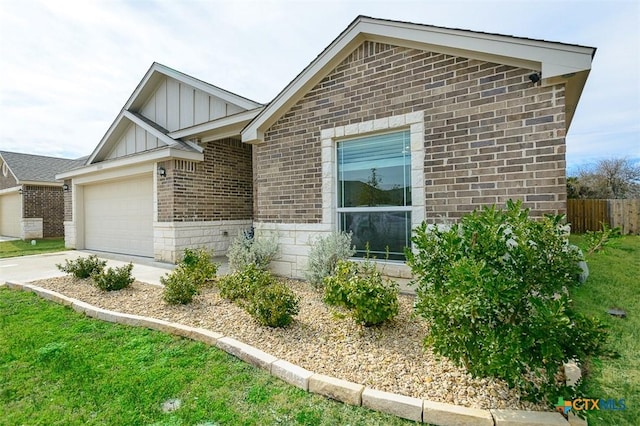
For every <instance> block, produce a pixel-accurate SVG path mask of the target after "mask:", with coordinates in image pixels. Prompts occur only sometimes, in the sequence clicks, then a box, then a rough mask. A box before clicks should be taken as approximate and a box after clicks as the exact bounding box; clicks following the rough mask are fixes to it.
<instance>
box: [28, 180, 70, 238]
mask: <svg viewBox="0 0 640 426" xmlns="http://www.w3.org/2000/svg"><path fill="white" fill-rule="evenodd" d="M22 202H23V218H24V219H31V218H34V219H35V218H42V234H43V235H42V236H43V237H44V238H49V237H62V236H63V235H64V193H63V191H62V188H61V187H59V186H35V185H24V186H23V188H22Z"/></svg>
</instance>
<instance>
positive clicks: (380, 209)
mask: <svg viewBox="0 0 640 426" xmlns="http://www.w3.org/2000/svg"><path fill="white" fill-rule="evenodd" d="M401 133H407V135H406V136H407V137H408V141H407V142H409V143H410V141H411V132H410V129H409V128H408V127H406V126H405V127H402V128H395V129H390V130H388V131H383V132H373V133H369V134H365V135H354V136H350V137H346V138H336V141H335V145H336V188H338V191H336V213H335V214H336V226H337V229H338V230H342V229H343V223H342V217H343V213H387V212H404V213H408V214H409V225H410V230H409V235H406V234H405V235H404V239H405V247H407V246H410V245H411V229H413V226H412V225H413V224H412V221H411V215H412V212H413V206H412V204H411V203H409V204H406V201H405V205H402V206H364V207H341V206H340V205H341V204H342V201H343V200H340V193H341V191H340V186H341V185H342V180H341V176H340V173H339V169H340V158H339V156H338V154H337V153H338V150H339V145H340V144H343V143H349V142H350V141H365V140H366V139H367V138H375V137H376V136H382V135H392V134H401ZM404 138H405V135H402V140H403V142H404V141H405V139H404ZM372 142H373V141H372ZM411 155H412V152H411V150H409V156H410V157H409V158H410V159H411ZM374 168H376V167H374ZM409 168H411V162H410V163H409ZM409 181H410V182H409V184H410V185H409V186H410V187H411V199H413V176H412V173H409ZM343 190H344V189H343ZM362 250H363V249H362V247H360V248H359V249H358V252H360V253H361V252H362ZM371 252H372V254H373V256H376V257H378V258H381V256H384V252H379V251H376V250H372V251H371ZM391 256H394V257H396V256H401V257H402V256H403V255H402V253H397V254H396V252H394V253H392V254H391ZM356 257H360V256H356ZM390 260H391V259H390Z"/></svg>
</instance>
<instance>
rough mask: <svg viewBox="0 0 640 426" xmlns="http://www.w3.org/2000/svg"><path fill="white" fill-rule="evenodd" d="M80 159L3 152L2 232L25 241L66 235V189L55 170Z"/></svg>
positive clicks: (0, 180) (0, 189)
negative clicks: (56, 176)
mask: <svg viewBox="0 0 640 426" xmlns="http://www.w3.org/2000/svg"><path fill="white" fill-rule="evenodd" d="M80 164H82V161H81V160H70V159H65V158H55V157H45V156H41V155H31V154H21V153H17V152H9V151H0V169H1V172H2V173H1V174H0V235H2V236H6V237H17V238H21V239H23V240H26V239H32V238H49V237H62V236H63V235H64V227H63V219H64V189H63V183H62V182H60V181H57V180H56V178H55V175H56V173H60V172H64V171H67V170H69V169H72V168H75V167H78V165H80Z"/></svg>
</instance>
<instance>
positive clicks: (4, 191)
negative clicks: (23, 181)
mask: <svg viewBox="0 0 640 426" xmlns="http://www.w3.org/2000/svg"><path fill="white" fill-rule="evenodd" d="M21 188H22V185H18V186H12V187H11V188H5V189H0V195H4V194H13V193H14V192H19V191H20V189H21Z"/></svg>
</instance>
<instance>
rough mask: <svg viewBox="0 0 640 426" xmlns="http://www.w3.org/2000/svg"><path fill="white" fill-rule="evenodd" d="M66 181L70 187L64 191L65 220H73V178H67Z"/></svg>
mask: <svg viewBox="0 0 640 426" xmlns="http://www.w3.org/2000/svg"><path fill="white" fill-rule="evenodd" d="M64 183H65V184H66V185H67V187H68V188H69V189H68V190H67V191H64V192H63V196H64V220H65V221H72V220H73V185H71V179H67V180H65V181H64Z"/></svg>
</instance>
